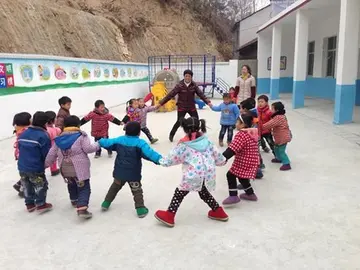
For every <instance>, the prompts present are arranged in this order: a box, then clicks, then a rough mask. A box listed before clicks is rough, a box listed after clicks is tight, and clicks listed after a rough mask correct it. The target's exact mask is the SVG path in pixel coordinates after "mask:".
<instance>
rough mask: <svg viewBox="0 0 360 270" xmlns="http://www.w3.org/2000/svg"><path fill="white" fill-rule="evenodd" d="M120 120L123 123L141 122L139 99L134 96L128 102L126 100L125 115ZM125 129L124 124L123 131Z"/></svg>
mask: <svg viewBox="0 0 360 270" xmlns="http://www.w3.org/2000/svg"><path fill="white" fill-rule="evenodd" d="M121 122H122V123H124V124H125V125H126V123H128V122H139V123H140V122H141V119H140V109H139V101H138V100H137V99H136V98H132V99H130V100H129V101H128V102H126V115H125V116H124V118H123V119H122V120H121ZM125 130H126V126H125V127H124V131H125Z"/></svg>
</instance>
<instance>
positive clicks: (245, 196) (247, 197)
mask: <svg viewBox="0 0 360 270" xmlns="http://www.w3.org/2000/svg"><path fill="white" fill-rule="evenodd" d="M240 198H241V199H243V200H246V201H254V202H256V201H257V200H258V198H257V196H256V195H255V193H253V194H251V195H248V194H246V193H243V194H241V195H240Z"/></svg>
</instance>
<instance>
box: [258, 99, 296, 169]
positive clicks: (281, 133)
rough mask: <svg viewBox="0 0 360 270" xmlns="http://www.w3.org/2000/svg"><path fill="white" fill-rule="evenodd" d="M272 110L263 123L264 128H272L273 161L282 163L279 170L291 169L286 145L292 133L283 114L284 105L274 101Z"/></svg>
mask: <svg viewBox="0 0 360 270" xmlns="http://www.w3.org/2000/svg"><path fill="white" fill-rule="evenodd" d="M271 110H272V112H273V114H272V116H271V120H270V121H269V122H267V123H265V124H264V125H263V128H264V129H265V130H272V135H273V136H274V141H275V147H274V152H275V158H274V159H273V160H272V161H271V162H273V163H282V166H281V167H280V170H281V171H288V170H291V166H290V160H289V157H288V155H287V154H286V146H287V144H288V143H289V142H290V141H291V138H292V135H291V131H290V128H289V124H288V121H287V118H286V116H285V107H284V105H283V104H282V103H281V102H275V103H273V104H272V105H271Z"/></svg>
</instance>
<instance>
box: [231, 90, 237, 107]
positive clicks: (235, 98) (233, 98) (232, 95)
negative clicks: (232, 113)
mask: <svg viewBox="0 0 360 270" xmlns="http://www.w3.org/2000/svg"><path fill="white" fill-rule="evenodd" d="M229 94H230V98H231V102H232V103H234V104H237V95H236V91H235V88H234V87H231V88H230V89H229Z"/></svg>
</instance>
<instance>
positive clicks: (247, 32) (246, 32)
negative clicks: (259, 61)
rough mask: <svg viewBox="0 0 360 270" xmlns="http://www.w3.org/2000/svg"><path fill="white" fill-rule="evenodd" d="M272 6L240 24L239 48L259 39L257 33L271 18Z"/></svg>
mask: <svg viewBox="0 0 360 270" xmlns="http://www.w3.org/2000/svg"><path fill="white" fill-rule="evenodd" d="M271 13H272V9H271V6H267V7H265V8H263V9H261V10H259V11H258V12H256V13H254V14H253V15H251V16H249V17H247V18H245V19H243V20H242V21H240V22H239V28H238V31H239V43H238V44H239V47H242V46H243V45H245V44H247V43H249V42H250V41H252V40H254V39H256V38H257V34H256V31H257V30H258V29H259V27H260V26H261V25H263V24H264V23H266V22H267V21H268V20H270V18H271Z"/></svg>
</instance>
